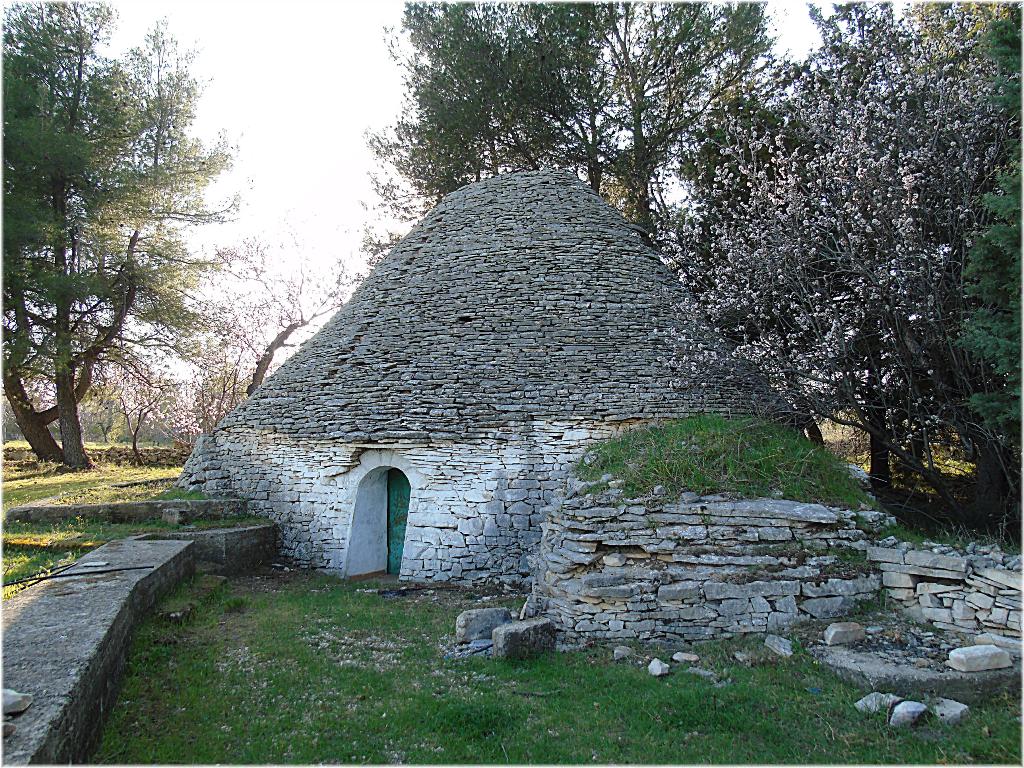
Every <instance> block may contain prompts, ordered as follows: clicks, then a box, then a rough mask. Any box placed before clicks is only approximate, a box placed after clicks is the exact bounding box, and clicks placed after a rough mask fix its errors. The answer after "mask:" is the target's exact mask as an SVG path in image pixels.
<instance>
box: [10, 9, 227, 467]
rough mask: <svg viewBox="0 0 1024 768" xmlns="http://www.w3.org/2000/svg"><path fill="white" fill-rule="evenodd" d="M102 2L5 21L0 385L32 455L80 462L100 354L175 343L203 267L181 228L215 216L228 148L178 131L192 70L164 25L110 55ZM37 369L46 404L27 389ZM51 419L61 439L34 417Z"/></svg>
mask: <svg viewBox="0 0 1024 768" xmlns="http://www.w3.org/2000/svg"><path fill="white" fill-rule="evenodd" d="M113 25H114V13H113V11H112V9H111V8H110V7H109V6H106V5H103V4H95V3H69V4H61V3H33V4H18V5H13V6H11V7H9V8H8V9H7V12H6V15H5V30H4V42H3V46H4V80H3V83H4V202H5V204H4V238H3V256H4V260H3V261H4V264H3V277H4V288H3V291H4V293H3V299H4V307H3V309H4V343H3V357H4V389H5V394H6V395H7V398H8V400H9V401H10V403H11V406H12V409H13V410H14V415H15V417H16V419H17V420H18V424H19V427H20V428H21V430H22V432H23V434H24V435H25V437H26V439H27V440H28V441H29V442H30V443H31V444H32V446H33V449H34V450H36V452H37V454H38V455H40V457H41V458H49V459H57V460H61V459H62V460H63V461H64V462H65V463H66V464H67V465H69V466H72V467H84V466H88V463H89V459H88V456H87V454H86V453H85V448H84V445H83V441H82V435H81V426H80V423H79V418H78V413H77V407H78V405H77V404H78V402H79V401H80V400H81V399H82V398H83V397H84V395H85V394H86V392H87V391H88V389H89V386H90V384H91V378H92V373H93V370H94V368H95V367H96V366H97V365H98V364H100V363H102V362H103V361H104V360H109V359H112V358H117V357H123V356H125V355H132V354H134V353H135V352H136V351H137V350H138V349H142V348H147V347H153V346H165V347H173V346H174V345H176V344H177V343H178V342H179V341H180V339H181V337H182V335H183V334H184V332H185V331H187V330H188V329H189V328H190V327H192V326H193V325H194V324H195V322H196V320H197V317H196V315H195V314H194V312H192V310H191V309H190V305H189V291H190V289H192V288H193V287H194V286H195V284H196V281H197V279H198V276H199V274H200V273H201V272H202V271H203V270H204V269H205V268H206V267H207V266H208V265H207V264H206V262H204V261H202V260H200V259H196V258H193V257H192V256H190V254H189V253H188V252H187V250H186V248H185V246H184V243H183V240H182V236H181V234H182V227H183V226H186V225H188V224H195V223H203V222H210V221H216V220H219V219H220V218H222V217H223V215H224V214H225V213H226V212H227V211H228V210H229V209H230V207H231V205H230V204H227V205H225V206H223V207H221V208H210V207H209V206H208V205H207V203H206V200H205V190H206V188H207V186H208V184H209V183H210V181H212V179H214V178H215V177H216V176H217V175H218V174H219V173H220V172H221V171H223V170H224V169H225V168H226V167H227V165H228V162H229V153H228V147H227V146H226V144H225V143H224V142H223V141H221V142H220V143H218V144H217V145H216V146H213V147H209V148H208V147H204V146H203V145H202V144H201V143H200V142H198V141H196V140H195V139H193V138H192V137H191V136H190V133H189V130H190V127H191V125H192V122H193V120H194V118H195V109H196V104H197V100H198V98H199V93H200V89H199V85H198V82H197V81H196V80H195V78H194V77H193V75H192V74H191V73H190V71H189V65H190V55H189V54H186V53H183V52H181V51H179V49H178V46H177V43H176V42H175V41H174V39H173V38H172V37H171V36H170V35H169V34H168V32H167V29H166V26H165V25H164V24H158V25H157V26H156V27H155V28H154V29H153V30H152V31H151V32H150V33H149V35H147V37H146V39H145V41H144V43H143V44H142V45H141V46H140V47H138V48H136V49H134V50H132V51H131V52H130V53H129V54H128V55H126V56H125V57H124V58H123V59H121V60H118V61H115V60H111V59H108V58H106V57H104V56H102V55H101V54H100V48H101V46H102V44H103V43H104V42H105V41H106V40H107V39H108V38H109V35H110V33H111V31H112V29H113ZM40 380H45V381H46V382H47V383H48V384H47V387H46V388H48V389H49V390H50V391H51V393H52V394H53V395H55V401H56V404H55V405H54V406H51V407H50V408H46V409H42V410H39V409H38V408H37V404H36V402H35V401H34V399H33V398H32V397H31V396H30V394H29V391H30V388H31V385H32V384H33V383H34V382H39V381H40ZM57 419H59V422H60V431H61V438H62V445H61V446H60V447H58V446H57V445H56V443H55V442H54V440H53V438H52V437H50V435H49V432H48V430H47V429H46V425H47V424H49V423H51V422H52V421H54V420H57Z"/></svg>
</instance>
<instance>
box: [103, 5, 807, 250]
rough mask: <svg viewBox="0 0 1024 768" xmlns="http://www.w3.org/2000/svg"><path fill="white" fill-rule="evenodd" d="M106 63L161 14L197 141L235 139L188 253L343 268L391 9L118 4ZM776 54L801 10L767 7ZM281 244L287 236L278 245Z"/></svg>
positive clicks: (374, 122) (386, 60)
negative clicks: (220, 201)
mask: <svg viewBox="0 0 1024 768" xmlns="http://www.w3.org/2000/svg"><path fill="white" fill-rule="evenodd" d="M113 5H114V7H115V8H117V10H118V15H119V23H118V28H117V32H116V34H115V36H114V38H113V39H112V40H111V49H112V51H111V53H113V54H115V55H117V54H120V53H121V52H123V51H125V50H127V49H128V48H131V47H133V46H135V45H137V44H139V43H140V42H141V41H142V39H143V37H144V35H145V33H146V31H147V30H148V29H149V28H150V27H151V26H152V25H153V23H154V22H155V21H156V20H157V19H160V18H166V19H167V21H168V26H169V29H170V32H171V33H172V34H173V35H174V36H175V37H177V38H178V40H179V41H180V42H181V43H182V45H183V47H184V48H193V49H195V50H196V54H197V55H196V59H195V62H194V64H193V71H194V73H195V74H196V75H197V76H198V77H199V78H200V79H201V80H203V81H205V82H206V90H205V93H204V95H203V99H202V102H201V103H200V106H199V110H198V120H197V123H196V126H195V128H196V134H197V135H198V136H199V137H200V138H204V139H206V140H213V139H215V138H216V136H217V135H218V133H219V132H220V131H224V132H225V133H226V134H227V136H228V139H229V140H230V141H231V143H232V144H235V145H237V148H238V149H237V153H236V161H235V167H234V168H233V170H232V171H231V172H230V173H228V174H225V175H224V176H223V177H221V179H220V181H219V182H218V183H217V185H216V187H215V190H214V193H215V194H219V195H220V196H221V197H228V196H230V195H231V194H234V193H236V192H238V193H241V196H242V208H241V210H240V212H239V214H238V216H237V218H236V219H235V220H234V221H233V222H231V223H228V224H223V225H211V226H208V227H206V228H205V229H204V230H202V231H199V232H197V233H196V235H195V236H194V240H193V242H194V244H195V246H196V247H198V248H210V247H213V246H216V245H230V244H232V243H235V242H238V241H239V240H241V239H243V238H246V237H261V238H264V239H266V240H268V241H270V242H275V241H278V240H279V239H282V238H283V235H282V233H284V232H288V231H290V232H294V233H295V235H296V236H297V237H298V238H299V240H300V242H302V243H303V244H304V245H305V250H307V251H308V256H309V257H311V258H312V259H313V260H314V261H316V262H318V263H322V264H324V265H325V267H326V266H327V265H329V264H332V263H334V262H335V260H336V259H338V258H341V259H344V260H345V261H346V262H347V263H349V264H350V265H352V266H353V267H358V266H359V264H360V261H361V256H360V254H359V246H360V240H361V237H362V228H363V225H364V223H365V222H366V220H367V216H369V215H371V212H370V211H367V210H364V209H363V208H362V206H361V205H360V203H362V202H367V203H369V202H371V201H372V193H371V190H370V184H369V180H368V173H369V171H370V170H371V168H372V165H373V159H372V157H371V155H370V152H369V150H368V149H367V147H366V141H365V138H364V136H365V133H366V132H367V130H380V129H381V128H383V127H385V126H386V125H388V124H389V123H391V122H393V121H394V119H395V117H396V116H397V115H398V112H399V109H400V107H401V100H402V91H401V85H402V84H401V73H400V71H399V69H398V67H397V66H396V64H395V63H394V62H393V61H392V60H391V58H390V56H389V54H388V50H387V45H386V42H385V29H386V28H387V27H392V28H396V29H397V28H398V27H399V25H400V22H401V16H402V8H403V6H402V3H400V2H394V1H393V0H377V1H375V2H360V3H350V2H313V1H311V0H291V1H290V2H285V3H281V2H275V3H268V2H251V1H250V2H224V1H223V0H221V1H217V0H206V1H205V2H194V1H191V0H175V1H173V2H172V1H171V0H163V1H162V2H156V1H154V2H127V1H125V0H120V1H118V0H115V1H114V2H113ZM769 6H770V7H771V11H772V16H773V19H774V25H775V33H776V34H777V35H778V36H779V49H780V52H783V51H788V52H790V53H791V54H792V55H794V56H802V55H803V54H804V53H806V52H807V51H808V50H809V49H810V48H811V47H812V46H813V45H816V44H817V42H818V37H817V32H816V30H815V29H814V26H813V24H812V23H811V21H810V18H809V16H808V14H807V7H806V5H805V4H804V3H802V2H771V3H769ZM289 239H290V238H289Z"/></svg>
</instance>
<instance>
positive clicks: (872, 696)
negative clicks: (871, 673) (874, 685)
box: [853, 691, 903, 714]
mask: <svg viewBox="0 0 1024 768" xmlns="http://www.w3.org/2000/svg"><path fill="white" fill-rule="evenodd" d="M901 701H903V699H901V698H900V697H899V696H897V695H896V694H895V693H880V692H878V691H874V692H873V693H869V694H868V695H867V696H865V697H864V698H862V699H860V700H859V701H858V702H857V703H856V704H854V705H853V706H855V707H856V708H857V709H858V710H859V711H861V712H866V713H868V714H874V713H875V712H881V711H882V710H885V711H886V712H888V711H889V708H890V707H892V706H893V705H894V704H898V703H899V702H901Z"/></svg>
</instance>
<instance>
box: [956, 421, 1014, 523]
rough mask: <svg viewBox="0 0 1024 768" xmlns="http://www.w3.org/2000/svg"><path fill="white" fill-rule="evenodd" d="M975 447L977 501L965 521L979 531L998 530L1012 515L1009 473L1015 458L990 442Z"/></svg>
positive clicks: (978, 443)
mask: <svg viewBox="0 0 1024 768" xmlns="http://www.w3.org/2000/svg"><path fill="white" fill-rule="evenodd" d="M976 445H977V446H978V459H977V464H976V465H975V467H976V469H975V486H974V498H973V500H972V502H971V505H970V507H969V508H968V510H967V513H968V515H969V519H967V520H965V521H964V522H966V523H967V524H968V525H970V526H971V527H973V528H977V529H979V530H995V529H996V528H998V527H999V525H1000V523H1002V522H1003V518H1004V517H1006V514H1007V512H1009V501H1010V498H1011V497H1012V496H1013V489H1012V488H1011V482H1010V478H1009V476H1008V474H1007V470H1008V469H1009V467H1010V466H1011V462H1012V461H1013V459H1012V457H1011V456H1010V455H1009V452H1008V451H1006V450H1005V449H1004V448H1002V447H1001V446H1000V445H998V444H997V443H995V442H993V441H991V440H978V441H977V442H976Z"/></svg>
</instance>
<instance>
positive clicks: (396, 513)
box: [388, 469, 409, 574]
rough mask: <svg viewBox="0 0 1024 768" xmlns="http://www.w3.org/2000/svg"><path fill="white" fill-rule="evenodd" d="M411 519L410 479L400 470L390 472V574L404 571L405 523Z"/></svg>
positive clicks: (390, 470)
mask: <svg viewBox="0 0 1024 768" xmlns="http://www.w3.org/2000/svg"><path fill="white" fill-rule="evenodd" d="M408 517H409V478H407V477H406V476H405V475H403V474H402V472H401V471H400V470H397V469H389V470H388V573H394V574H397V573H398V572H399V571H401V570H402V546H403V545H404V544H405V521H406V518H408Z"/></svg>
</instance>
